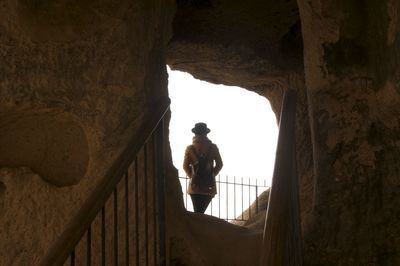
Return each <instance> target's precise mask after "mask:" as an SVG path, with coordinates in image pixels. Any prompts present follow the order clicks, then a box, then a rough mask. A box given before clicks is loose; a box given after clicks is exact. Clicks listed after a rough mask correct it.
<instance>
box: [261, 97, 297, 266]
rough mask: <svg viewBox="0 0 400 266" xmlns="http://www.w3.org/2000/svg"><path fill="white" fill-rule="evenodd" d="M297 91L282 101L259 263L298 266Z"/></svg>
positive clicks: (274, 265)
mask: <svg viewBox="0 0 400 266" xmlns="http://www.w3.org/2000/svg"><path fill="white" fill-rule="evenodd" d="M295 123H296V92H295V91H294V90H288V91H286V93H285V95H284V99H283V104H282V111H281V118H280V124H279V137H278V145H277V150H276V159H275V168H274V174H273V178H272V186H271V191H270V194H269V202H268V208H267V214H266V220H265V228H264V236H263V250H262V254H261V261H260V262H261V265H263V266H264V265H273V266H299V265H302V255H301V223H300V214H299V213H300V212H299V196H298V193H299V192H298V183H297V182H298V180H297V170H296V150H295V146H296V141H295Z"/></svg>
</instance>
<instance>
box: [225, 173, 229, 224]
mask: <svg viewBox="0 0 400 266" xmlns="http://www.w3.org/2000/svg"><path fill="white" fill-rule="evenodd" d="M225 178H226V220H228V219H229V207H228V205H229V199H228V194H229V193H228V190H229V184H228V176H225Z"/></svg>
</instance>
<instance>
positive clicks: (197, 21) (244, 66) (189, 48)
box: [167, 0, 303, 95]
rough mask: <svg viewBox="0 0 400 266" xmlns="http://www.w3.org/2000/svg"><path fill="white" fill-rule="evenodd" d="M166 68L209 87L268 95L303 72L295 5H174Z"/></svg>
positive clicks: (231, 1)
mask: <svg viewBox="0 0 400 266" xmlns="http://www.w3.org/2000/svg"><path fill="white" fill-rule="evenodd" d="M177 6H178V7H177V13H176V17H175V20H174V24H173V29H174V35H173V38H172V40H171V42H170V45H169V49H168V53H167V62H168V64H169V65H170V66H171V68H172V69H175V70H181V71H185V72H189V73H191V74H192V75H194V76H195V77H196V78H199V79H202V80H206V81H208V82H212V83H217V84H225V85H235V86H241V87H244V88H248V89H251V90H254V91H257V92H259V93H261V94H264V95H266V94H268V93H269V92H266V90H268V88H271V86H275V85H274V83H276V81H277V80H278V79H279V78H282V77H285V76H287V74H288V73H293V72H294V71H295V72H302V71H303V70H302V68H303V54H302V51H303V48H302V37H301V27H300V21H299V12H298V8H297V3H296V1H295V0H289V1H282V0H281V1H276V0H274V1H272V0H250V1H239V0H209V1H206V0H197V1H189V0H178V1H177Z"/></svg>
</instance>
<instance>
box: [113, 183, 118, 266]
mask: <svg viewBox="0 0 400 266" xmlns="http://www.w3.org/2000/svg"><path fill="white" fill-rule="evenodd" d="M114 265H118V190H117V187H115V189H114Z"/></svg>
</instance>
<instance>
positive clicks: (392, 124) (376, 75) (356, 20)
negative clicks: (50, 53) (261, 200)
mask: <svg viewBox="0 0 400 266" xmlns="http://www.w3.org/2000/svg"><path fill="white" fill-rule="evenodd" d="M299 6H300V10H301V12H300V14H301V19H302V31H303V36H304V47H305V50H304V53H305V57H304V58H305V73H306V81H307V82H306V84H307V88H308V95H309V105H310V110H311V112H310V117H311V118H312V124H311V125H312V132H313V137H314V138H313V147H314V159H315V161H314V162H315V165H314V167H315V172H316V177H315V183H314V186H315V195H314V200H315V202H314V210H313V213H314V221H313V225H312V226H311V227H310V231H308V232H307V234H305V241H306V242H305V243H306V251H307V252H306V256H305V258H306V264H307V265H398V264H399V263H400V256H399V254H400V250H399V248H400V226H399V223H398V222H397V221H398V219H399V214H400V209H399V206H400V202H399V201H400V197H399V196H400V194H399V193H400V190H399V188H400V178H399V176H400V157H399V155H400V154H399V147H400V146H399V140H400V135H399V133H400V132H399V126H400V124H399V123H400V121H399V114H400V109H399V107H398V105H399V101H400V88H399V59H400V58H399V47H400V46H399V42H400V39H399V37H400V36H399V26H400V24H399V20H398V15H399V7H400V6H399V3H398V1H391V0H388V1H368V2H363V3H360V2H359V1H318V0H316V1H299Z"/></svg>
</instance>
